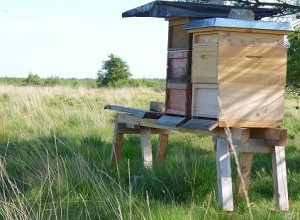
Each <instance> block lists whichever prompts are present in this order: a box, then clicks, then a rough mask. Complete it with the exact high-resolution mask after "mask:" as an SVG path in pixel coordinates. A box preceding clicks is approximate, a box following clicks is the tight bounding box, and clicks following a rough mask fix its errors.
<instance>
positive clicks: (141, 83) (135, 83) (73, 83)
mask: <svg viewBox="0 0 300 220" xmlns="http://www.w3.org/2000/svg"><path fill="white" fill-rule="evenodd" d="M0 84H1V85H15V86H69V87H87V88H96V87H97V81H96V79H90V78H86V79H75V78H70V79H64V78H59V77H48V78H41V77H40V76H38V75H36V74H32V73H30V74H29V75H28V76H27V77H26V78H15V77H0ZM107 86H109V87H149V88H150V87H151V88H155V89H161V90H164V89H165V79H146V78H144V79H123V80H118V81H116V82H114V83H110V84H109V85H107ZM107 86H104V85H103V86H101V87H107Z"/></svg>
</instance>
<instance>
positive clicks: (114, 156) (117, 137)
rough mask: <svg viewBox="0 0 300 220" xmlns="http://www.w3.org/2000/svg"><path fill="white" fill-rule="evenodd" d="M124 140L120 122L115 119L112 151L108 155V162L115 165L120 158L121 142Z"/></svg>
mask: <svg viewBox="0 0 300 220" xmlns="http://www.w3.org/2000/svg"><path fill="white" fill-rule="evenodd" d="M123 140H124V134H123V133H121V131H120V124H119V123H118V121H116V124H115V131H114V137H113V144H112V151H111V156H110V164H111V165H112V166H116V165H117V164H118V163H119V161H120V159H121V151H122V144H123Z"/></svg>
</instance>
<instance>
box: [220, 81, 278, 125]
mask: <svg viewBox="0 0 300 220" xmlns="http://www.w3.org/2000/svg"><path fill="white" fill-rule="evenodd" d="M219 97H220V101H221V107H222V111H220V113H219V126H220V127H224V126H226V125H225V118H226V120H227V122H228V126H230V127H231V126H232V127H236V126H237V127H265V128H268V127H269V128H275V127H279V126H281V125H282V121H283V108H284V87H277V88H276V87H271V86H270V87H263V86H262V85H255V84H242V83H241V84H239V83H236V84H235V83H220V84H219Z"/></svg>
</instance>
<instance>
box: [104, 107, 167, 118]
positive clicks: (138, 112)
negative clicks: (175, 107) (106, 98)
mask: <svg viewBox="0 0 300 220" xmlns="http://www.w3.org/2000/svg"><path fill="white" fill-rule="evenodd" d="M104 109H110V110H115V111H121V112H127V113H130V114H133V115H135V116H137V117H140V118H160V117H161V116H162V115H164V113H162V112H151V111H146V110H143V109H138V108H130V107H124V106H118V105H106V106H105V107H104Z"/></svg>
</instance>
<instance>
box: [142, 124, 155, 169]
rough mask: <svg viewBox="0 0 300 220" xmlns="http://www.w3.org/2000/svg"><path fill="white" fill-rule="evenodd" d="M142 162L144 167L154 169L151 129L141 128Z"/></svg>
mask: <svg viewBox="0 0 300 220" xmlns="http://www.w3.org/2000/svg"><path fill="white" fill-rule="evenodd" d="M141 147H142V161H143V164H144V167H145V168H147V169H151V168H152V145H151V131H150V128H145V127H141Z"/></svg>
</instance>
